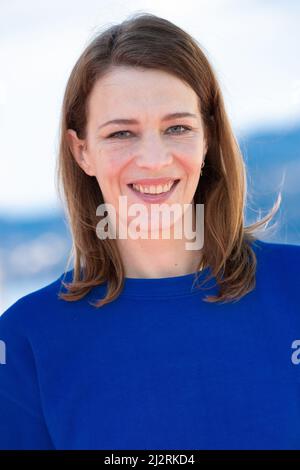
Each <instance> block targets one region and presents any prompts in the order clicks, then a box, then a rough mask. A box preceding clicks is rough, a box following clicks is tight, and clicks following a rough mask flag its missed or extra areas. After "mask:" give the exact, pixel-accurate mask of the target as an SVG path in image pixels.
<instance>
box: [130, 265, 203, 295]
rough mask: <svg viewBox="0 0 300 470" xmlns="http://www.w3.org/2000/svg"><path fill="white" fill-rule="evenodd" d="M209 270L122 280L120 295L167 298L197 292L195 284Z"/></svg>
mask: <svg viewBox="0 0 300 470" xmlns="http://www.w3.org/2000/svg"><path fill="white" fill-rule="evenodd" d="M208 271H209V268H205V269H203V270H202V271H198V272H194V273H191V274H184V275H182V276H173V277H162V278H128V277H125V279H124V287H123V291H122V295H124V296H126V297H169V296H182V295H189V294H192V293H196V292H199V288H198V289H197V287H196V286H197V284H198V283H199V281H202V280H203V279H204V278H205V277H206V276H207V274H208Z"/></svg>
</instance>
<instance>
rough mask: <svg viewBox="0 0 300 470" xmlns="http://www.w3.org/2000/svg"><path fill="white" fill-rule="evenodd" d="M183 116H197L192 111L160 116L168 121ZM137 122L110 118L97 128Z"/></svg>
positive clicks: (135, 121) (135, 122)
mask: <svg viewBox="0 0 300 470" xmlns="http://www.w3.org/2000/svg"><path fill="white" fill-rule="evenodd" d="M183 117H193V118H196V119H197V118H198V116H197V115H196V114H192V113H186V112H182V113H171V114H167V115H166V116H164V117H163V118H162V121H163V122H165V121H170V120H171V119H176V118H183ZM138 123H139V122H138V121H137V120H136V119H112V120H111V121H107V122H105V123H104V124H101V125H100V126H99V127H98V128H97V130H99V129H102V127H105V126H108V124H138Z"/></svg>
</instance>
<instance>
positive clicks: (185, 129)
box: [107, 124, 192, 139]
mask: <svg viewBox="0 0 300 470" xmlns="http://www.w3.org/2000/svg"><path fill="white" fill-rule="evenodd" d="M176 127H181V128H182V129H184V132H175V134H185V133H186V132H189V131H191V130H192V129H191V127H187V126H182V125H181V124H178V125H177V126H171V127H169V128H168V129H167V130H169V129H174V128H176ZM122 133H129V134H130V133H131V132H130V131H118V132H114V133H113V134H110V135H109V136H108V137H107V138H108V139H113V138H114V137H116V138H122V137H120V134H122ZM171 134H174V132H171ZM118 136H119V137H118ZM125 138H126V137H125Z"/></svg>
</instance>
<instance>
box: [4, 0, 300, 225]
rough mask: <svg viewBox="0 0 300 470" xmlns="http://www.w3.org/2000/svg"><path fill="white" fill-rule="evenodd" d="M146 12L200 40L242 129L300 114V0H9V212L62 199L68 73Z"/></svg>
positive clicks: (284, 122)
mask: <svg viewBox="0 0 300 470" xmlns="http://www.w3.org/2000/svg"><path fill="white" fill-rule="evenodd" d="M138 11H142V12H149V13H154V14H156V15H158V16H162V17H164V18H166V19H168V20H170V21H172V22H174V23H175V24H177V25H178V26H180V27H182V28H183V29H185V30H186V31H188V32H189V33H190V34H191V35H192V36H193V37H195V38H196V39H197V41H198V42H199V43H200V45H201V46H202V47H203V49H204V52H205V53H206V55H207V57H208V59H209V60H210V62H211V63H212V65H213V67H214V70H215V71H216V73H217V77H218V79H219V81H220V84H221V88H222V91H223V95H224V99H225V104H226V108H227V111H228V114H229V117H230V119H231V122H232V124H233V127H234V129H235V131H236V133H237V134H241V135H242V134H246V133H247V132H249V131H253V130H255V129H260V128H262V127H264V128H272V127H278V128H282V127H288V126H290V125H293V124H295V123H297V122H298V123H299V122H300V61H299V59H298V57H299V44H300V28H299V24H300V2H299V1H297V0H295V1H291V0H290V1H284V0H282V1H277V0H264V1H263V0H258V1H256V0H254V1H253V0H249V1H247V0H244V1H237V0H203V1H201V0H195V1H193V0H185V1H184V2H177V3H175V2H174V1H169V0H163V1H158V0H151V1H133V0H126V1H117V0H110V1H109V2H107V1H104V0H85V1H84V2H82V0H80V1H79V0H51V2H41V1H39V0H27V1H26V2H24V1H22V0H2V1H1V6H0V31H1V35H0V39H1V41H0V61H1V62H0V63H1V74H0V138H1V173H0V215H1V214H15V215H16V214H17V215H20V216H21V215H23V216H24V215H26V214H28V213H32V212H33V213H37V212H44V211H47V210H49V209H51V208H55V207H57V205H58V199H57V195H56V191H55V186H54V172H55V161H56V155H57V146H58V139H57V135H58V122H59V114H60V106H61V101H62V97H63V93H64V88H65V85H66V82H67V79H68V76H69V74H70V72H71V69H72V68H73V66H74V64H75V62H76V60H77V58H78V56H79V55H80V54H81V52H82V50H83V49H84V47H85V46H86V45H87V44H88V42H89V40H90V39H91V38H92V36H93V35H94V34H95V33H96V31H97V30H98V29H103V28H105V26H111V25H112V24H115V23H116V22H120V21H122V20H124V19H126V17H127V16H128V15H130V14H133V13H135V12H138Z"/></svg>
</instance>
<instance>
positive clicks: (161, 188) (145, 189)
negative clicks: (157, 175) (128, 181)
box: [132, 181, 175, 194]
mask: <svg viewBox="0 0 300 470" xmlns="http://www.w3.org/2000/svg"><path fill="white" fill-rule="evenodd" d="M174 183H175V181H170V182H169V183H168V184H164V185H157V186H154V185H151V186H142V185H140V184H132V187H133V188H134V189H135V190H136V191H139V192H140V193H145V194H162V193H167V192H168V191H170V189H171V188H172V186H173V185H174Z"/></svg>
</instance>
